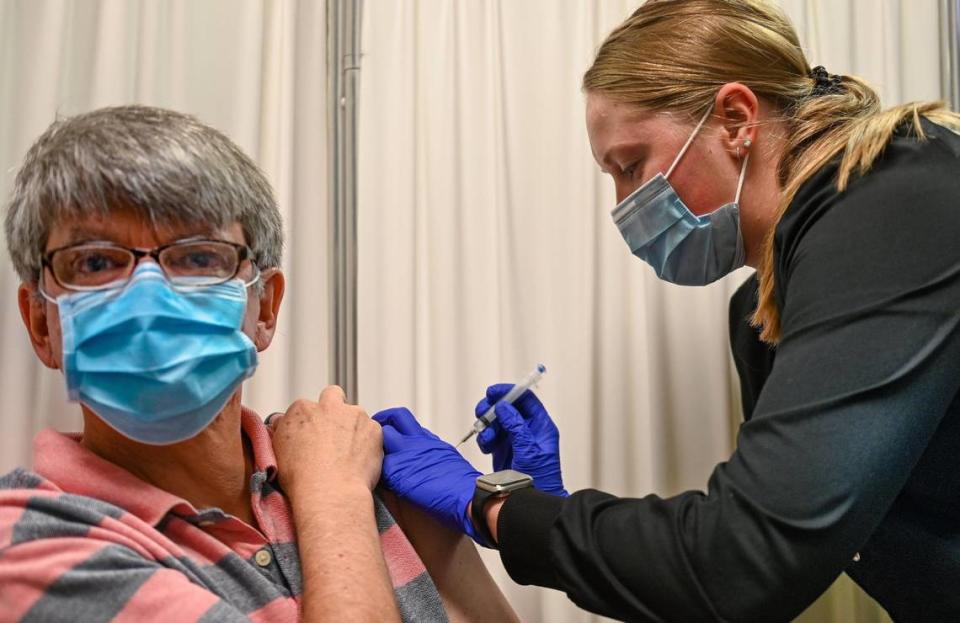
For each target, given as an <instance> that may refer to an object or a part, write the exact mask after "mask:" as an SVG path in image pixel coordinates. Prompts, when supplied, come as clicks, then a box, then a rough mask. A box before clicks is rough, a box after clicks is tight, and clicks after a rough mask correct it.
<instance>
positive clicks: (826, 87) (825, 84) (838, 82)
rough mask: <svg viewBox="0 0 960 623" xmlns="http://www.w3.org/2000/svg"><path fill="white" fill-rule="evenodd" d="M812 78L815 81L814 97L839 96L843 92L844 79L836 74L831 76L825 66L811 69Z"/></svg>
mask: <svg viewBox="0 0 960 623" xmlns="http://www.w3.org/2000/svg"><path fill="white" fill-rule="evenodd" d="M810 77H811V78H813V80H814V85H813V96H814V97H820V96H821V95H837V94H839V93H842V92H843V78H842V77H840V76H838V75H836V74H831V73H830V72H829V71H827V69H826V67H824V66H823V65H817V66H816V67H814V68H813V69H811V70H810Z"/></svg>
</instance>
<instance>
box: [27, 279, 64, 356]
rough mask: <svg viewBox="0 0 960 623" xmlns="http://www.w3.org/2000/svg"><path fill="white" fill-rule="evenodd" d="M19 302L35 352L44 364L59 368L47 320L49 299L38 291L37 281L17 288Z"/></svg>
mask: <svg viewBox="0 0 960 623" xmlns="http://www.w3.org/2000/svg"><path fill="white" fill-rule="evenodd" d="M17 303H18V305H19V306H20V318H21V319H23V324H24V326H25V327H26V328H27V334H28V335H29V336H30V344H31V345H32V346H33V352H35V353H37V357H39V358H40V361H42V362H43V365H45V366H47V367H48V368H52V369H54V370H56V369H59V368H60V366H59V364H58V363H57V359H56V357H55V356H54V348H53V344H52V342H51V337H50V325H49V324H48V322H47V301H46V299H44V298H42V297H41V296H40V294H39V292H38V291H37V284H35V283H21V284H20V287H19V288H18V289H17Z"/></svg>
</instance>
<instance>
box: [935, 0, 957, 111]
mask: <svg viewBox="0 0 960 623" xmlns="http://www.w3.org/2000/svg"><path fill="white" fill-rule="evenodd" d="M958 22H960V0H940V92H941V93H942V94H943V99H944V100H946V101H947V103H948V104H949V105H950V108H951V109H953V110H957V111H960V30H958Z"/></svg>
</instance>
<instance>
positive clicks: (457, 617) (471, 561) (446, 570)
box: [383, 492, 520, 623]
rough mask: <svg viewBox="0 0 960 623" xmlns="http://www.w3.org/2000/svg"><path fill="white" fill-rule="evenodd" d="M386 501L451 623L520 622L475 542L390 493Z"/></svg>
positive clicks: (387, 493) (385, 494)
mask: <svg viewBox="0 0 960 623" xmlns="http://www.w3.org/2000/svg"><path fill="white" fill-rule="evenodd" d="M383 501H384V503H385V504H386V506H387V508H388V509H389V510H390V513H391V514H392V515H393V517H394V519H396V521H397V524H398V525H399V526H400V529H401V530H403V532H404V534H406V536H407V539H409V541H410V543H411V544H412V545H413V548H414V549H415V550H416V551H417V554H418V555H419V556H420V559H421V560H422V561H423V564H424V566H426V568H427V571H428V572H429V573H430V577H431V578H433V582H434V584H435V585H436V587H437V591H438V592H439V593H440V598H441V599H442V600H443V605H444V607H445V608H446V610H447V615H448V616H449V617H450V621H451V623H467V622H475V621H476V622H479V621H484V622H486V621H504V622H510V621H519V620H520V619H519V618H518V617H517V615H516V613H515V612H514V611H513V608H511V607H510V604H509V603H508V602H507V599H506V597H504V595H503V593H502V592H501V591H500V587H499V586H497V584H496V582H494V580H493V577H492V576H491V575H490V573H489V571H487V567H486V565H484V564H483V560H481V558H480V554H479V553H478V552H477V548H476V546H475V545H474V544H473V541H471V540H470V539H469V538H467V537H465V536H463V535H461V534H458V533H457V532H454V531H453V530H450V529H449V528H447V527H446V526H443V525H441V524H440V523H439V522H437V521H436V520H434V519H433V518H432V517H430V516H429V515H427V514H426V513H424V512H423V511H421V510H420V509H418V508H416V507H415V506H413V505H411V504H408V503H406V502H404V501H402V500H400V499H399V498H397V497H396V496H395V495H393V494H392V493H390V492H384V495H383Z"/></svg>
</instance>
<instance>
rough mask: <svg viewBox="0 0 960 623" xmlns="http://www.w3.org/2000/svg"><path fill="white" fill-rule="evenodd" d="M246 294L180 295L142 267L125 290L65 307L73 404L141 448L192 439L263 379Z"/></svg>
mask: <svg viewBox="0 0 960 623" xmlns="http://www.w3.org/2000/svg"><path fill="white" fill-rule="evenodd" d="M247 285H248V284H244V283H243V282H241V281H240V280H238V279H235V280H233V281H228V282H227V283H222V284H219V285H214V286H206V287H201V288H195V289H183V290H176V289H174V288H173V287H172V286H171V285H170V283H169V282H168V281H167V279H166V277H165V276H164V274H163V272H162V271H161V269H160V268H159V267H158V266H157V265H156V264H154V263H152V262H143V263H141V264H140V265H138V266H137V268H136V270H135V271H134V273H133V275H132V276H131V278H130V281H128V282H127V283H126V285H125V286H123V287H122V288H114V289H109V290H96V291H92V292H77V293H71V294H66V295H62V296H60V297H58V298H57V299H56V303H57V306H58V309H59V312H60V326H61V329H62V332H63V372H64V376H65V377H66V381H67V395H68V397H69V399H70V400H73V401H78V402H81V403H83V404H85V405H87V406H88V407H89V408H90V409H91V410H92V411H93V412H94V413H96V414H97V415H98V416H99V417H100V418H101V419H102V420H103V421H105V422H106V423H107V424H109V425H110V426H112V427H113V428H114V429H116V430H117V431H118V432H120V433H122V434H123V435H125V436H127V437H129V438H131V439H134V440H136V441H140V442H143V443H149V444H155V445H165V444H171V443H176V442H178V441H183V440H185V439H189V438H190V437H193V436H194V435H196V434H197V433H199V432H200V431H202V430H203V429H204V428H206V427H207V426H208V425H209V424H210V422H212V421H213V419H214V418H215V417H216V416H217V414H218V413H219V412H220V411H221V409H223V407H224V406H225V405H226V403H227V401H228V400H229V399H230V396H232V395H233V393H234V392H235V391H236V389H237V388H238V387H239V386H240V384H241V383H242V382H243V381H244V380H245V379H247V378H249V377H250V376H252V375H253V373H254V370H256V367H257V349H256V348H255V347H254V345H253V342H251V341H250V338H248V337H247V336H246V335H244V333H243V332H242V331H241V325H242V323H243V316H244V311H245V309H246V303H247V290H246V286H247Z"/></svg>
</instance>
